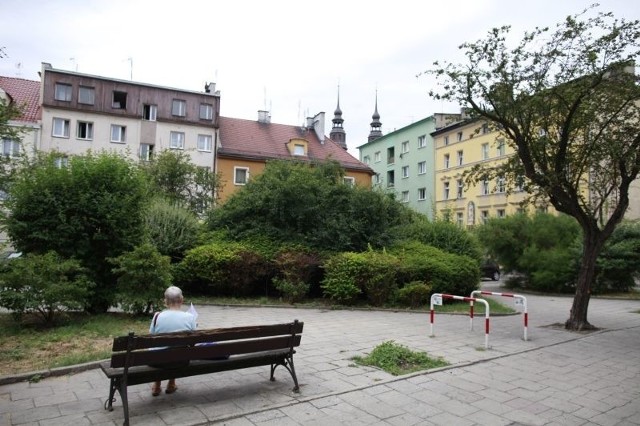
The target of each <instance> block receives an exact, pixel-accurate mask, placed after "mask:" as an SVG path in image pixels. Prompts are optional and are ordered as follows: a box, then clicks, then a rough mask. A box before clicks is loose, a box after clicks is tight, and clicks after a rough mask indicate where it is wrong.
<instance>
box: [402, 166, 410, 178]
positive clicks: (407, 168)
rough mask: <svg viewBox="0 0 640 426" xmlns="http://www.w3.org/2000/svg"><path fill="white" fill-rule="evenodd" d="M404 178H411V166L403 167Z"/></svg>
mask: <svg viewBox="0 0 640 426" xmlns="http://www.w3.org/2000/svg"><path fill="white" fill-rule="evenodd" d="M402 177H403V178H408V177H409V166H403V167H402Z"/></svg>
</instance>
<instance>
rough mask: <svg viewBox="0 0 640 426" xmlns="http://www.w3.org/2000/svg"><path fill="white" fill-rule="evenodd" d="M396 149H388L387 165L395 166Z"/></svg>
mask: <svg viewBox="0 0 640 426" xmlns="http://www.w3.org/2000/svg"><path fill="white" fill-rule="evenodd" d="M395 152H396V149H395V148H394V147H391V148H387V164H393V163H395V162H396V154H395Z"/></svg>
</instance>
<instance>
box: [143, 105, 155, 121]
mask: <svg viewBox="0 0 640 426" xmlns="http://www.w3.org/2000/svg"><path fill="white" fill-rule="evenodd" d="M147 108H148V109H149V115H148V117H147V116H146V115H147V114H146V111H145V110H146V109H147ZM142 119H143V120H146V121H156V120H157V119H158V105H154V104H144V105H143V106H142Z"/></svg>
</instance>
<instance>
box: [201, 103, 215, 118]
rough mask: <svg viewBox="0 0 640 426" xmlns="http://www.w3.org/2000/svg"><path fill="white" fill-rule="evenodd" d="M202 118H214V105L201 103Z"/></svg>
mask: <svg viewBox="0 0 640 426" xmlns="http://www.w3.org/2000/svg"><path fill="white" fill-rule="evenodd" d="M203 112H204V114H203ZM200 120H208V121H211V120H213V105H211V104H205V103H202V104H200Z"/></svg>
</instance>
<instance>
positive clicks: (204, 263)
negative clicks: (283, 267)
mask: <svg viewBox="0 0 640 426" xmlns="http://www.w3.org/2000/svg"><path fill="white" fill-rule="evenodd" d="M269 270H270V268H269V265H268V263H267V261H266V260H265V259H264V257H262V256H261V255H260V254H258V253H256V252H255V251H253V250H251V249H250V248H249V247H247V246H246V245H244V244H240V243H232V242H226V241H221V242H215V243H210V244H207V245H203V246H199V247H196V248H193V249H191V250H189V251H188V252H187V255H186V256H185V258H184V259H183V260H182V262H180V264H179V265H178V266H177V268H176V280H177V282H179V283H180V285H181V286H182V287H184V289H186V290H188V291H191V292H192V293H194V294H202V295H210V294H211V295H216V296H218V295H219V296H251V295H257V294H259V293H260V291H259V290H260V288H261V286H260V284H261V283H262V282H263V281H264V280H265V277H266V276H267V274H268V272H269Z"/></svg>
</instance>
